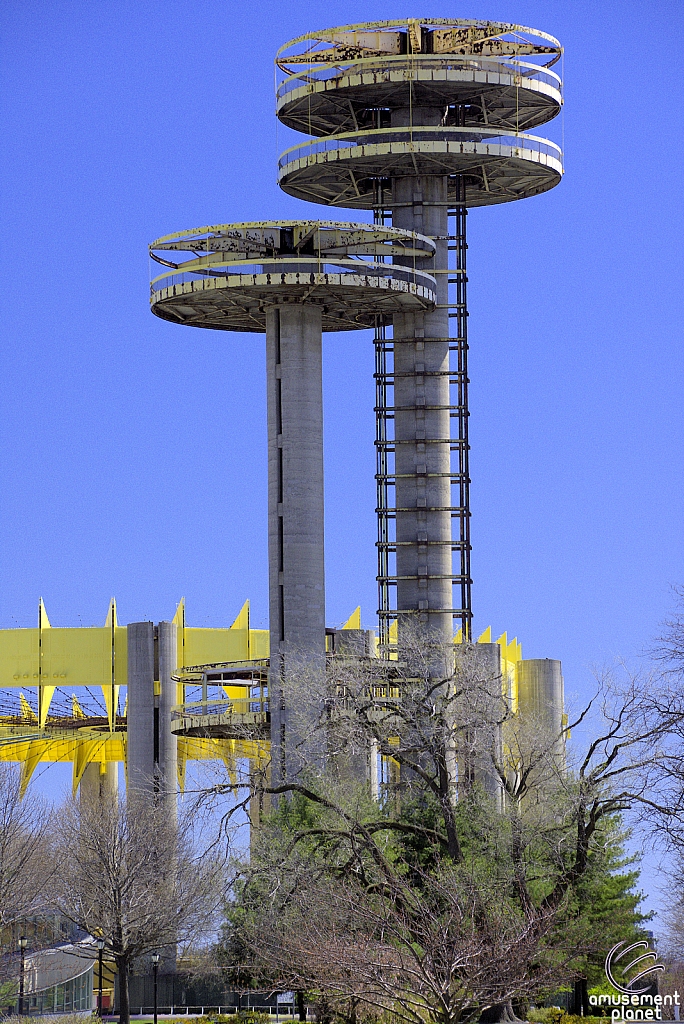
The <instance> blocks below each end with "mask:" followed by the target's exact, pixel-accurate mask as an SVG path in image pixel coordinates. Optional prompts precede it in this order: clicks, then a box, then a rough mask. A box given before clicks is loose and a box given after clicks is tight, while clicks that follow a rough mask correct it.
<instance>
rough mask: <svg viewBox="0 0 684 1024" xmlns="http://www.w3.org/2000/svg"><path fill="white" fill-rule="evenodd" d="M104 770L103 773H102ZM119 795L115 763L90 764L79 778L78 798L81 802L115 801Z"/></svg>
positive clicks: (116, 765) (95, 762)
mask: <svg viewBox="0 0 684 1024" xmlns="http://www.w3.org/2000/svg"><path fill="white" fill-rule="evenodd" d="M103 769H104V771H103ZM118 795H119V765H118V763H117V762H116V761H107V762H106V763H105V764H100V762H99V761H93V762H91V763H90V764H89V765H88V766H87V768H86V770H85V771H84V772H83V775H82V776H81V783H80V786H79V798H80V800H81V801H87V800H96V801H98V802H100V801H102V800H116V799H117V798H118Z"/></svg>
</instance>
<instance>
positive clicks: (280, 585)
mask: <svg viewBox="0 0 684 1024" xmlns="http://www.w3.org/2000/svg"><path fill="white" fill-rule="evenodd" d="M321 360H322V356H321V310H320V308H319V307H317V306H314V305H305V304H295V303H293V304H283V305H280V306H276V307H273V308H272V309H270V310H269V311H268V313H267V332H266V368H267V369H266V381H267V393H268V554H269V610H270V642H271V674H270V680H269V685H270V702H271V742H272V748H271V749H272V766H273V780H274V782H277V781H278V780H281V779H282V778H284V777H286V776H291V775H292V773H293V772H295V771H297V764H296V758H294V757H293V756H291V755H292V751H293V750H294V749H295V747H296V746H297V745H298V744H299V743H300V742H301V741H302V736H301V732H302V727H301V723H300V724H296V723H295V721H294V718H293V715H294V707H293V706H292V704H291V706H289V707H288V706H286V703H287V702H286V699H285V697H284V695H283V682H282V681H283V679H287V678H288V677H289V676H290V675H292V673H293V672H294V670H295V668H296V669H297V670H298V671H299V670H300V669H301V668H302V664H303V663H306V664H305V671H304V672H303V673H302V674H306V672H312V673H314V674H315V673H318V672H322V671H324V663H325V567H324V543H323V511H324V503H323V387H322V365H321ZM297 703H298V704H299V706H300V707H301V702H297Z"/></svg>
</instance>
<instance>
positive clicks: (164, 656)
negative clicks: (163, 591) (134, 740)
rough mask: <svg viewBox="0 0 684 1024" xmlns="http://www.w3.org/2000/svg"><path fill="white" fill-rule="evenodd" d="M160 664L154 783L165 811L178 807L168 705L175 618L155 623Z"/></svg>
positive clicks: (175, 757) (170, 701) (172, 811)
mask: <svg viewBox="0 0 684 1024" xmlns="http://www.w3.org/2000/svg"><path fill="white" fill-rule="evenodd" d="M157 637H158V639H157V644H158V648H157V655H158V664H159V687H160V692H159V698H158V700H159V709H158V710H159V713H158V716H157V727H158V741H157V746H158V760H157V785H158V789H159V794H160V798H161V799H162V800H163V801H164V804H165V806H166V807H167V809H168V813H169V814H170V815H173V816H174V817H175V815H176V811H177V805H176V795H177V770H178V767H177V766H178V740H177V739H176V736H175V735H174V734H173V733H172V732H171V708H172V707H173V705H174V704H175V703H176V686H177V684H176V682H175V680H173V679H171V675H172V674H173V673H174V672H175V671H176V668H177V667H178V662H177V658H178V647H177V628H176V624H175V623H174V622H160V623H159V625H158V627H157Z"/></svg>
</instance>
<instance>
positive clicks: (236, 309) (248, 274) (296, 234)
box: [150, 200, 436, 333]
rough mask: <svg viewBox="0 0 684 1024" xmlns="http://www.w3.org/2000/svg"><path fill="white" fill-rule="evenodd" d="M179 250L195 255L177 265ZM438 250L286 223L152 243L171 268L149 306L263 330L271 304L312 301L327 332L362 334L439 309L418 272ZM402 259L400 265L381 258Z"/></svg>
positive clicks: (210, 324) (355, 231)
mask: <svg viewBox="0 0 684 1024" xmlns="http://www.w3.org/2000/svg"><path fill="white" fill-rule="evenodd" d="M320 201H323V200H320ZM174 252H183V253H187V254H188V258H187V259H185V260H183V261H182V262H178V263H177V262H175V261H173V262H172V261H171V260H170V259H168V256H169V255H170V254H171V253H174ZM434 252H435V243H434V242H433V241H432V240H431V239H430V238H427V237H425V236H423V235H419V234H417V233H415V232H411V231H404V230H401V229H399V228H389V227H381V226H375V225H369V224H350V223H340V222H335V221H294V220H293V221H289V220H288V221H259V222H254V223H243V224H220V225H216V226H210V227H203V228H197V229H195V230H194V231H184V232H178V233H176V234H173V235H166V236H165V237H163V238H159V239H157V241H156V242H153V243H152V244H151V245H150V256H151V258H152V259H153V260H154V261H155V262H156V263H158V264H162V265H163V266H164V267H166V268H167V269H166V270H165V272H164V273H163V274H160V275H159V276H156V277H153V279H152V282H151V294H150V304H151V308H152V312H153V313H155V314H156V315H157V316H159V317H161V318H162V319H164V320H170V321H172V322H173V323H180V324H186V325H189V326H193V327H207V328H212V329H214V330H224V331H255V332H261V333H264V332H265V330H266V310H267V308H268V307H270V306H273V305H281V304H282V303H289V302H292V303H302V302H306V303H311V304H317V305H320V306H321V307H322V326H323V330H324V331H347V330H361V329H365V328H368V327H374V326H375V325H376V324H378V323H380V324H382V323H389V322H391V318H392V316H393V314H394V313H398V312H412V311H419V310H421V309H430V308H432V307H433V306H434V304H435V301H436V284H435V279H434V278H433V277H431V276H430V275H429V274H427V273H425V272H424V271H421V270H419V269H417V267H416V263H419V262H420V261H422V260H424V259H426V258H429V257H431V256H433V255H434ZM397 256H400V257H403V261H404V262H403V265H401V266H398V265H396V264H391V263H385V262H383V260H384V259H388V258H393V257H394V258H396V257H397ZM411 264H413V265H411Z"/></svg>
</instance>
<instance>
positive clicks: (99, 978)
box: [97, 939, 105, 1017]
mask: <svg viewBox="0 0 684 1024" xmlns="http://www.w3.org/2000/svg"><path fill="white" fill-rule="evenodd" d="M104 948H105V940H104V939H98V940H97V1015H98V1017H101V1016H102V951H103V950H104Z"/></svg>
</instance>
